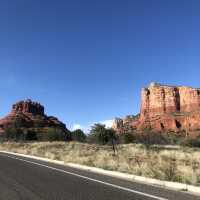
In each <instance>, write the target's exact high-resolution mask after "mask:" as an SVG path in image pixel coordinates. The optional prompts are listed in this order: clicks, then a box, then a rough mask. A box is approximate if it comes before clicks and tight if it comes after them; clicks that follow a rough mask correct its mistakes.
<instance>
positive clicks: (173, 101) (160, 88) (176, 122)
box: [113, 83, 200, 134]
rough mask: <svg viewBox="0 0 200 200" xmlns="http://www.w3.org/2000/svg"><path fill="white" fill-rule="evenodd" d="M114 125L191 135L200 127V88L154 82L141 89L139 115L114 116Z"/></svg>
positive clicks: (121, 127)
mask: <svg viewBox="0 0 200 200" xmlns="http://www.w3.org/2000/svg"><path fill="white" fill-rule="evenodd" d="M113 128H114V129H115V130H117V131H118V132H120V131H124V130H126V129H132V130H135V131H143V130H145V129H150V130H152V131H155V132H181V131H184V132H186V133H188V134H192V133H194V132H195V131H198V130H200V89H195V88H191V87H185V86H180V87H177V86H167V85H161V84H158V83H151V84H150V85H149V87H148V88H142V91H141V109H140V114H138V115H137V116H127V117H126V118H124V119H119V118H118V119H115V121H114V124H113Z"/></svg>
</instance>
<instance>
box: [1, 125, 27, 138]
mask: <svg viewBox="0 0 200 200" xmlns="http://www.w3.org/2000/svg"><path fill="white" fill-rule="evenodd" d="M4 134H5V139H7V140H14V141H19V140H24V133H23V130H22V129H19V128H14V127H9V128H7V129H5V133H4Z"/></svg>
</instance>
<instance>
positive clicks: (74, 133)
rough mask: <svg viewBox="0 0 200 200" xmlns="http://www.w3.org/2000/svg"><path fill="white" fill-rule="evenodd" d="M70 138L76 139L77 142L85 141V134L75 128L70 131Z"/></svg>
mask: <svg viewBox="0 0 200 200" xmlns="http://www.w3.org/2000/svg"><path fill="white" fill-rule="evenodd" d="M71 135H72V140H75V141H78V142H85V140H86V135H85V133H84V132H83V131H82V130H81V129H77V130H74V131H72V134H71Z"/></svg>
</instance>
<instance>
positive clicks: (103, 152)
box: [0, 142, 200, 186]
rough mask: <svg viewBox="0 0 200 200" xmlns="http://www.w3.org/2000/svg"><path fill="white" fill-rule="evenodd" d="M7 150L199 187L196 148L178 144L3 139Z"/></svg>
mask: <svg viewBox="0 0 200 200" xmlns="http://www.w3.org/2000/svg"><path fill="white" fill-rule="evenodd" d="M0 150H7V151H12V152H17V153H23V154H28V155H35V156H40V157H45V158H50V159H56V160H62V161H64V162H65V163H69V162H70V163H77V164H83V165H87V166H93V167H99V168H103V169H106V170H114V171H120V172H125V173H130V174H134V175H139V176H145V177H150V178H156V179H160V180H167V181H176V182H181V183H188V184H192V185H196V186H200V149H199V148H188V147H178V146H174V147H171V146H160V145H152V146H151V147H147V146H146V145H142V144H118V145H116V153H115V154H113V149H112V146H109V145H98V144H87V143H80V142H68V143H66V142H4V143H2V144H1V145H0Z"/></svg>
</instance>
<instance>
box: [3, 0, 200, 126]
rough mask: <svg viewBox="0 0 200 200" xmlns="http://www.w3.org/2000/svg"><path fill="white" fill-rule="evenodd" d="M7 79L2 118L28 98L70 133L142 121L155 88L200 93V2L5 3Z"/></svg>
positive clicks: (67, 0) (83, 0)
mask: <svg viewBox="0 0 200 200" xmlns="http://www.w3.org/2000/svg"><path fill="white" fill-rule="evenodd" d="M0 75H1V76H0V91H1V95H0V116H4V115H5V114H7V113H8V112H9V110H10V109H11V105H12V104H13V103H14V102H16V101H18V100H21V99H26V98H31V99H33V100H36V101H39V102H41V103H42V104H43V105H45V108H46V113H47V114H49V115H55V116H57V117H58V118H59V119H61V120H62V121H64V122H65V123H66V124H67V126H68V125H69V124H73V123H76V124H77V123H78V124H81V125H85V124H88V123H90V122H96V121H101V120H107V119H112V118H114V117H116V116H124V115H126V114H132V113H133V114H136V113H138V112H139V106H140V105H139V101H140V89H141V87H143V86H146V85H148V84H149V82H151V81H156V82H160V83H164V84H172V85H175V84H178V85H190V86H194V87H200V1H199V0H168V1H164V0H54V1H51V0H2V1H0Z"/></svg>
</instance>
